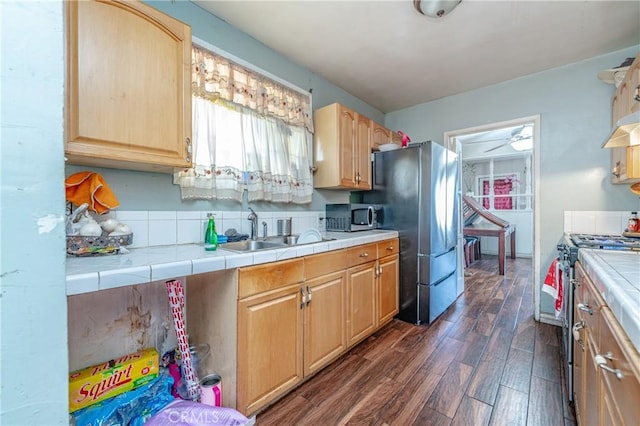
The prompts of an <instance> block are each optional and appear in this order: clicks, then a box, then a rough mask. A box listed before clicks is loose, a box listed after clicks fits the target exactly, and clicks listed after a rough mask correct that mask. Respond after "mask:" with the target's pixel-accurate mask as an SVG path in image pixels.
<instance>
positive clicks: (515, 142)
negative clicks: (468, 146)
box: [477, 124, 533, 152]
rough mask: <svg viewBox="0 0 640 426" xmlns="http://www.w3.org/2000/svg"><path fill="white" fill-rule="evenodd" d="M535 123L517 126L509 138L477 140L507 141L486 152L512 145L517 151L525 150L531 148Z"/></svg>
mask: <svg viewBox="0 0 640 426" xmlns="http://www.w3.org/2000/svg"><path fill="white" fill-rule="evenodd" d="M532 132H533V125H532V124H523V125H522V126H519V127H516V128H515V129H513V130H512V131H511V137H508V138H498V139H487V140H484V141H477V142H495V141H505V143H503V144H501V145H498V146H494V147H493V148H490V149H487V150H486V151H485V152H491V151H495V150H496V149H500V148H502V147H503V146H507V145H511V147H512V148H513V149H515V150H517V151H524V150H526V149H530V148H531V146H530V145H531V141H532V139H533V133H532Z"/></svg>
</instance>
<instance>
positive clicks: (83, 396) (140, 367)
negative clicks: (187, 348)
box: [69, 348, 159, 413]
mask: <svg viewBox="0 0 640 426" xmlns="http://www.w3.org/2000/svg"><path fill="white" fill-rule="evenodd" d="M158 363H159V359H158V352H157V351H156V350H155V349H153V348H150V349H144V350H142V351H139V352H136V353H132V354H129V355H125V356H122V357H120V358H117V359H113V360H110V361H107V362H105V363H102V364H98V365H94V366H92V367H87V368H85V369H83V370H78V371H74V372H72V373H70V374H69V412H71V413H72V412H74V411H76V410H79V409H81V408H84V407H86V406H88V405H91V404H95V403H96V402H99V401H103V400H105V399H107V398H111V397H113V396H116V395H119V394H121V393H123V392H126V391H128V390H131V389H135V388H137V387H139V386H142V385H144V384H145V383H148V382H150V381H151V380H153V379H155V378H156V377H158V371H159V367H158Z"/></svg>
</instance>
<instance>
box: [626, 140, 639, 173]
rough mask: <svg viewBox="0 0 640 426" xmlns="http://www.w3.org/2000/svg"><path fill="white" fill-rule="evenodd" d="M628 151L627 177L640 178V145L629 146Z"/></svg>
mask: <svg viewBox="0 0 640 426" xmlns="http://www.w3.org/2000/svg"><path fill="white" fill-rule="evenodd" d="M623 149H625V148H623ZM626 152H627V177H628V178H629V179H640V146H638V145H635V146H629V147H627V148H626Z"/></svg>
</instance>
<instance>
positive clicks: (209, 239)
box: [204, 213, 218, 251]
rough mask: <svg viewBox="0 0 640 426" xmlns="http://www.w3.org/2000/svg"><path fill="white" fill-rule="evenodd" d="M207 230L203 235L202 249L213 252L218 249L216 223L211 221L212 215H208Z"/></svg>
mask: <svg viewBox="0 0 640 426" xmlns="http://www.w3.org/2000/svg"><path fill="white" fill-rule="evenodd" d="M207 217H208V218H209V222H208V223H207V230H206V231H205V233H204V249H205V250H207V251H214V250H215V249H217V248H218V233H217V232H216V222H215V221H214V220H213V213H208V214H207Z"/></svg>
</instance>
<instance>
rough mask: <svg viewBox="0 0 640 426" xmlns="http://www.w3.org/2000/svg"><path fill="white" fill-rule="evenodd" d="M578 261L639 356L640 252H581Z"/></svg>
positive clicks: (585, 250)
mask: <svg viewBox="0 0 640 426" xmlns="http://www.w3.org/2000/svg"><path fill="white" fill-rule="evenodd" d="M578 258H579V260H580V263H582V265H583V266H584V268H585V270H586V271H587V273H588V275H589V277H590V278H591V279H592V280H593V282H594V284H595V285H596V287H597V288H598V290H599V291H600V294H602V297H603V299H604V301H605V302H606V303H607V305H609V308H610V309H611V311H612V312H613V315H614V316H615V317H616V319H617V320H618V322H619V323H620V325H621V326H622V328H623V329H624V330H625V332H626V333H627V336H628V337H629V340H631V343H632V344H633V345H634V346H635V348H636V349H637V350H638V351H639V352H640V252H631V251H615V250H595V249H580V250H579V251H578Z"/></svg>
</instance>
